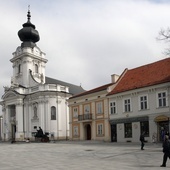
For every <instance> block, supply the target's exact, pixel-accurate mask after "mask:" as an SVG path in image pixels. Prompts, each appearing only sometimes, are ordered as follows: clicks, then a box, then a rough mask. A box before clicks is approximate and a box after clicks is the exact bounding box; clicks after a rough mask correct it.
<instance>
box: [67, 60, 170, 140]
mask: <svg viewBox="0 0 170 170" xmlns="http://www.w3.org/2000/svg"><path fill="white" fill-rule="evenodd" d="M112 80H113V81H112V84H107V85H104V86H101V87H98V88H96V89H93V90H90V91H87V92H85V93H82V94H79V95H75V96H73V97H71V98H70V99H69V100H68V101H69V113H70V138H71V139H72V140H104V141H111V142H139V137H140V134H142V133H143V132H145V137H146V140H147V141H148V142H161V141H162V140H163V139H162V136H161V133H162V132H164V133H165V134H169V132H170V58H166V59H164V60H160V61H157V62H155V63H151V64H147V65H144V66H141V67H138V68H134V69H130V70H128V69H125V70H124V72H123V73H122V74H121V76H120V77H118V76H112Z"/></svg>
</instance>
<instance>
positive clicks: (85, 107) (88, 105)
mask: <svg viewBox="0 0 170 170" xmlns="http://www.w3.org/2000/svg"><path fill="white" fill-rule="evenodd" d="M89 113H90V104H87V105H84V114H89Z"/></svg>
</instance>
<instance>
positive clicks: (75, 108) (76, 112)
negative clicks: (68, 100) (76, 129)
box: [73, 107, 78, 118]
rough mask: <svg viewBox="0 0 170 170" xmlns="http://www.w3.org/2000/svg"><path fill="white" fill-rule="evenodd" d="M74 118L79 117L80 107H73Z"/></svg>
mask: <svg viewBox="0 0 170 170" xmlns="http://www.w3.org/2000/svg"><path fill="white" fill-rule="evenodd" d="M73 117H74V118H76V117H78V107H73Z"/></svg>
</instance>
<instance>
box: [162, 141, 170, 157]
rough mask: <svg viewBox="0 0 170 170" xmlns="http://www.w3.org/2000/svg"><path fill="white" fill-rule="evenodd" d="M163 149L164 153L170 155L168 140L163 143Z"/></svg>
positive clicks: (169, 142)
mask: <svg viewBox="0 0 170 170" xmlns="http://www.w3.org/2000/svg"><path fill="white" fill-rule="evenodd" d="M162 147H163V152H164V153H167V154H170V141H169V140H168V139H166V140H165V141H164V142H163V145H162Z"/></svg>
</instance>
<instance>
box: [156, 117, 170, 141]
mask: <svg viewBox="0 0 170 170" xmlns="http://www.w3.org/2000/svg"><path fill="white" fill-rule="evenodd" d="M169 119H170V118H169V117H167V116H164V115H160V116H157V117H156V118H155V122H156V123H157V127H158V129H157V132H158V141H162V140H163V139H162V136H161V134H162V131H164V134H169V128H170V127H169Z"/></svg>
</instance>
